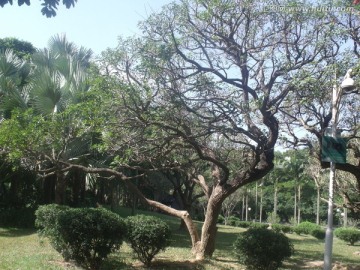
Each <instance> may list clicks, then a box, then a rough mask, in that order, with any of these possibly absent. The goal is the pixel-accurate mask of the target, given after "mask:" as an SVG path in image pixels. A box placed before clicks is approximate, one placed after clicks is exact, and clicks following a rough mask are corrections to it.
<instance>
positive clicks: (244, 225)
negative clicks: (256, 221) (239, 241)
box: [236, 221, 251, 228]
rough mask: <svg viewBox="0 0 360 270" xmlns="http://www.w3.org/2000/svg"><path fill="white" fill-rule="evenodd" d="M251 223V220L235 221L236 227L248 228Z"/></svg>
mask: <svg viewBox="0 0 360 270" xmlns="http://www.w3.org/2000/svg"><path fill="white" fill-rule="evenodd" d="M250 225H251V222H250V221H238V222H237V223H236V226H237V227H240V228H249V227H250Z"/></svg>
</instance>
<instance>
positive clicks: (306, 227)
mask: <svg viewBox="0 0 360 270" xmlns="http://www.w3.org/2000/svg"><path fill="white" fill-rule="evenodd" d="M318 229H321V227H320V226H319V225H317V224H315V223H312V222H309V221H304V222H301V223H300V224H299V225H297V226H296V227H295V228H294V232H295V233H297V234H299V235H300V234H307V235H310V234H311V232H312V231H313V230H318Z"/></svg>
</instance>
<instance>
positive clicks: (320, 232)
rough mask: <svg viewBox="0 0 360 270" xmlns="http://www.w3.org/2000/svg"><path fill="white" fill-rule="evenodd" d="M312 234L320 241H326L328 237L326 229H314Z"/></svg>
mask: <svg viewBox="0 0 360 270" xmlns="http://www.w3.org/2000/svg"><path fill="white" fill-rule="evenodd" d="M310 234H311V235H312V236H314V237H315V238H317V239H319V240H324V239H325V235H326V233H325V230H324V229H314V230H312V231H311V233H310Z"/></svg>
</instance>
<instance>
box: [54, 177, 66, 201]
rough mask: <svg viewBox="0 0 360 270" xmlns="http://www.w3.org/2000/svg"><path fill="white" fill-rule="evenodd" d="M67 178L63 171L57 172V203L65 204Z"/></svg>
mask: <svg viewBox="0 0 360 270" xmlns="http://www.w3.org/2000/svg"><path fill="white" fill-rule="evenodd" d="M65 191H66V179H65V176H64V174H63V173H62V172H56V186H55V203H56V204H65Z"/></svg>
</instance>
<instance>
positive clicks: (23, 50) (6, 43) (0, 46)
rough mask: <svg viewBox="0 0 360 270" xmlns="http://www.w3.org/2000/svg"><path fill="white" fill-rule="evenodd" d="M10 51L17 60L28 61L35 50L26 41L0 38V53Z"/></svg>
mask: <svg viewBox="0 0 360 270" xmlns="http://www.w3.org/2000/svg"><path fill="white" fill-rule="evenodd" d="M7 49H11V50H12V51H13V53H15V55H16V56H17V57H19V58H25V59H28V58H29V57H30V56H31V55H32V54H34V53H35V52H36V48H35V47H34V46H33V45H32V44H31V43H30V42H27V41H23V40H19V39H17V38H1V39H0V51H5V50H7Z"/></svg>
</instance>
